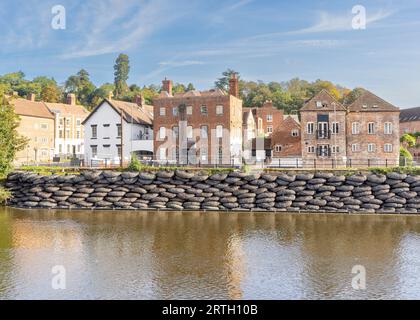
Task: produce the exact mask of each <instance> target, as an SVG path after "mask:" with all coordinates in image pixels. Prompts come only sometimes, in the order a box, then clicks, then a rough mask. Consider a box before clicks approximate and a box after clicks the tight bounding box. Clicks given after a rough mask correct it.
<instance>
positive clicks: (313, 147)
mask: <svg viewBox="0 0 420 320" xmlns="http://www.w3.org/2000/svg"><path fill="white" fill-rule="evenodd" d="M307 151H308V153H315V146H308V149H307Z"/></svg>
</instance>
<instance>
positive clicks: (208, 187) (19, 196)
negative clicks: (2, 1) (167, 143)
mask: <svg viewBox="0 0 420 320" xmlns="http://www.w3.org/2000/svg"><path fill="white" fill-rule="evenodd" d="M5 186H6V187H7V188H8V189H9V190H10V192H11V193H12V198H11V199H10V200H9V204H10V205H12V206H16V207H22V208H60V209H80V208H84V209H132V210H139V209H160V210H235V211H236V210H241V211H249V210H251V211H308V212H361V213H374V212H378V213H393V212H396V213H418V212H419V210H420V196H419V194H418V192H419V191H420V176H417V175H407V174H404V173H397V172H389V173H387V174H386V175H381V174H367V175H362V174H355V175H350V176H344V175H334V174H333V173H326V172H317V173H314V174H313V173H303V174H296V175H290V174H286V173H280V174H278V175H274V174H262V175H260V174H254V175H249V174H246V173H242V172H231V173H217V174H213V175H207V174H205V173H193V172H185V171H159V172H140V173H138V172H117V171H85V172H82V173H81V174H80V175H65V176H59V175H49V176H43V175H38V174H35V173H28V172H20V173H12V174H10V175H9V176H8V177H7V181H6V184H5Z"/></svg>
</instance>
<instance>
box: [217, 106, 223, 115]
mask: <svg viewBox="0 0 420 320" xmlns="http://www.w3.org/2000/svg"><path fill="white" fill-rule="evenodd" d="M216 115H218V116H220V115H223V105H220V104H219V105H217V106H216Z"/></svg>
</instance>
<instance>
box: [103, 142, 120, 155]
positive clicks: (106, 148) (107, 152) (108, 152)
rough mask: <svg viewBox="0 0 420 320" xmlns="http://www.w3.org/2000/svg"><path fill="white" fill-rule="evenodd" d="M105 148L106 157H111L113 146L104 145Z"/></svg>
mask: <svg viewBox="0 0 420 320" xmlns="http://www.w3.org/2000/svg"><path fill="white" fill-rule="evenodd" d="M103 148H104V156H108V155H111V151H110V150H111V145H110V144H104V145H103ZM118 155H119V154H118Z"/></svg>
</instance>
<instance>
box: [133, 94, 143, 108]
mask: <svg viewBox="0 0 420 320" xmlns="http://www.w3.org/2000/svg"><path fill="white" fill-rule="evenodd" d="M134 103H135V104H137V105H138V106H140V107H141V106H144V105H145V104H146V103H145V100H144V98H143V95H141V94H138V95H136V97H135V98H134Z"/></svg>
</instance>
